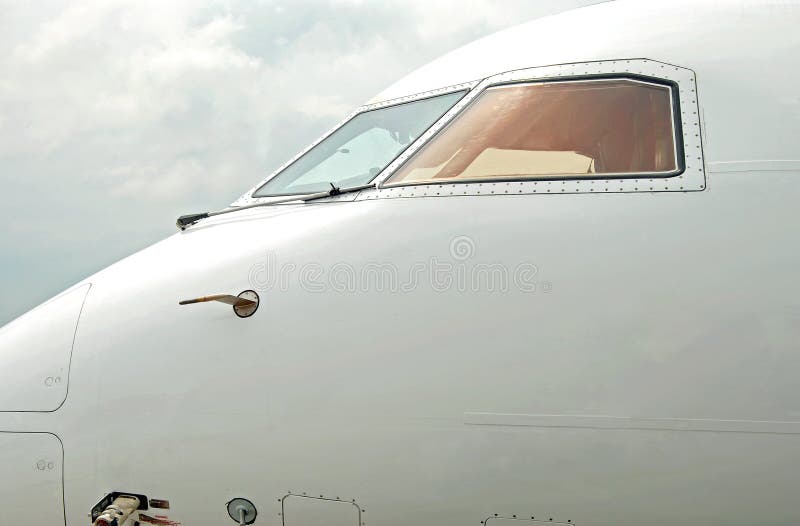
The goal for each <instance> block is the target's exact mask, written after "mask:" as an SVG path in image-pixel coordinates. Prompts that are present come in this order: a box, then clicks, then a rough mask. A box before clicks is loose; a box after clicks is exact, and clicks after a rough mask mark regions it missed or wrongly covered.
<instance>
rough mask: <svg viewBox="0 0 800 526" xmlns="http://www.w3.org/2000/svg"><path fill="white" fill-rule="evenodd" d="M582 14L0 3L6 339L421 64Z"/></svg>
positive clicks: (346, 2)
mask: <svg viewBox="0 0 800 526" xmlns="http://www.w3.org/2000/svg"><path fill="white" fill-rule="evenodd" d="M594 1H596V0H503V1H502V2H497V1H496V0H475V1H467V0H461V1H458V0H414V1H410V0H402V1H396V2H389V1H374V2H368V1H358V0H320V1H297V0H293V1H291V2H279V1H256V0H249V1H237V0H230V1H212V0H169V1H164V0H156V1H143V0H92V1H75V2H56V1H50V0H37V1H36V2H21V1H18V0H0V49H2V50H3V51H2V53H0V184H2V187H1V188H2V193H0V199H2V201H0V205H2V206H0V221H1V222H2V230H0V285H2V291H0V298H1V299H0V325H2V324H3V323H4V322H6V321H9V320H11V319H13V318H14V317H16V316H18V315H19V314H21V313H23V312H24V311H26V310H28V309H29V308H31V307H33V306H35V305H36V304H38V303H40V302H41V301H43V300H45V299H47V298H48V297H50V296H52V295H54V294H56V293H58V292H60V291H61V290H63V289H65V288H67V287H68V286H70V285H72V284H73V283H75V282H77V281H78V280H80V279H82V278H84V277H86V276H87V275H89V274H91V273H93V272H95V271H97V270H99V269H101V268H103V267H105V266H106V265H108V264H110V263H113V262H114V261H117V260H119V259H120V258H122V257H124V256H126V255H129V254H131V253H133V252H135V251H136V250H139V249H141V248H144V247H145V246H147V245H149V244H151V243H153V242H155V241H157V240H159V239H161V238H163V237H166V236H167V235H169V234H171V233H173V232H174V231H175V227H174V223H175V218H176V217H177V216H178V215H180V214H182V213H187V212H195V211H202V210H208V209H216V208H221V207H224V206H226V205H227V204H229V203H230V202H232V201H233V200H234V199H235V198H236V197H238V196H239V195H241V194H242V193H244V192H245V191H246V190H247V189H249V188H250V187H251V186H253V185H254V184H255V183H256V182H258V181H259V180H260V179H261V178H263V177H264V176H265V175H266V174H268V173H269V172H270V171H272V170H273V169H274V168H275V167H277V166H278V165H280V164H282V163H283V162H284V161H285V160H287V159H288V158H289V157H291V156H292V155H293V154H294V153H296V152H297V151H299V150H300V149H301V148H302V147H304V146H305V145H307V144H308V143H309V142H311V141H312V140H314V139H315V138H316V137H317V136H319V135H320V134H321V133H323V132H324V131H325V130H326V129H328V128H329V127H330V126H332V125H333V124H335V123H336V122H337V121H338V120H339V119H341V118H342V117H343V116H344V115H345V114H346V113H348V112H349V111H351V110H352V109H353V108H354V107H355V106H357V105H360V104H362V103H363V102H365V101H366V100H367V99H369V98H370V97H372V96H373V95H374V94H376V93H377V92H379V91H381V90H382V89H383V88H384V87H386V86H387V85H388V84H390V83H392V82H393V81H394V80H396V79H398V78H400V77H402V76H403V75H405V74H407V73H409V72H410V71H412V70H413V69H415V68H416V67H418V66H421V65H423V64H425V63H426V62H428V61H430V60H432V59H434V58H436V57H438V56H440V55H442V54H444V53H446V52H447V51H450V50H452V49H454V48H456V47H458V46H460V45H462V44H465V43H467V42H470V41H471V40H474V39H476V38H478V37H481V36H483V35H486V34H489V33H491V32H494V31H496V30H498V29H502V28H504V27H508V26H511V25H514V24H517V23H521V22H524V21H527V20H530V19H532V18H535V17H537V16H542V15H546V14H550V13H554V12H558V11H562V10H565V9H568V8H570V7H574V6H578V5H585V4H589V3H594Z"/></svg>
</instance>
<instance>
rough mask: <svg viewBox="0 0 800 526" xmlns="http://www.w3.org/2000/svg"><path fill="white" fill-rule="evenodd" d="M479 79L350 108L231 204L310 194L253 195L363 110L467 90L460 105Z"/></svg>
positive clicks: (345, 197) (343, 197)
mask: <svg viewBox="0 0 800 526" xmlns="http://www.w3.org/2000/svg"><path fill="white" fill-rule="evenodd" d="M479 82H480V81H477V80H476V81H473V82H464V83H461V84H454V85H452V86H445V87H443V88H440V89H436V90H431V91H426V92H423V93H416V94H413V95H408V96H405V97H398V98H394V99H389V100H384V101H380V102H375V103H367V104H364V105H362V106H359V107H358V108H356V109H355V110H353V111H352V112H350V113H349V114H348V115H347V116H346V117H345V118H344V119H342V120H341V121H339V122H338V123H337V124H336V125H335V126H334V127H333V128H331V129H329V130H328V131H327V132H325V133H324V134H323V135H322V136H320V137H319V138H318V139H317V140H315V141H314V142H312V143H311V144H309V145H308V146H307V147H306V148H304V149H303V150H301V151H300V152H299V153H297V154H296V155H295V156H293V157H292V158H290V159H289V160H288V161H286V162H285V163H283V164H282V165H280V166H279V167H278V168H277V169H275V170H274V171H273V172H271V173H270V174H269V175H268V176H267V177H265V178H264V179H262V180H261V181H260V182H259V183H258V184H256V185H255V186H253V187H252V188H251V189H250V190H248V191H247V192H246V193H245V194H244V195H242V196H241V197H239V199H237V200H236V201H234V202H233V203H231V205H230V206H231V207H238V206H245V205H251V204H256V203H268V202H270V201H274V200H276V199H284V198H286V197H291V196H297V197H298V199H299V198H300V197H302V196H304V195H308V194H302V193H298V194H287V195H282V196H263V197H255V196H254V194H255V193H256V192H257V191H258V190H259V189H260V188H261V187H262V186H264V185H265V184H267V183H268V182H269V181H270V180H272V179H273V178H274V177H277V176H278V175H279V174H280V173H281V172H283V171H284V170H285V169H286V168H288V167H289V166H291V165H292V164H294V163H295V162H297V161H298V160H299V159H300V158H301V157H303V156H304V155H306V154H307V153H308V152H310V151H311V150H312V149H314V148H315V147H316V146H317V145H318V144H320V143H321V142H322V141H324V140H325V139H327V138H328V137H330V136H331V135H332V134H333V133H334V132H336V131H337V130H339V129H340V128H341V127H343V126H344V125H345V124H347V123H348V122H350V121H351V120H352V119H353V118H355V117H357V116H358V115H360V114H362V113H366V112H369V111H374V110H379V109H382V108H387V107H389V106H400V105H402V104H407V103H410V102H416V101H419V100H423V99H430V98H433V97H437V96H439V95H448V94H450V93H456V92H459V91H464V92H465V93H464V95H463V96H462V97H461V99H459V100H458V101H457V102H456V105H458V104H460V103H461V102H463V101H464V99H466V98H468V97H469V96H470V95H471V94H472V90H473V88H475V86H477V85H478V83H479ZM450 109H451V110H452V108H450ZM449 111H450V110H448V112H445V115H447V114H448V113H449ZM443 118H444V115H443V116H442V117H440V118H439V119H438V120H437V121H434V123H433V124H432V125H431V126H430V127H429V128H428V129H427V130H426V131H425V132H424V133H423V134H422V135H425V134H427V133H428V132H429V131H430V130H431V129H432V128H433V127H434V126H436V124H437V123H439V122H441V121H442V119H443ZM415 144H417V142H416V141H412V142H411V144H409V145H408V146H407V147H406V148H405V149H404V150H403V151H401V152H400V154H398V155H397V156H396V157H395V158H394V159H393V160H392V161H391V162H390V163H388V164H387V166H385V167H384V168H383V170H382V171H381V172H379V173H378V174H376V175H375V177H373V178H372V181H371V182H376V181H377V180H378V178H379V177H381V175H382V174H384V173H386V170H387V169H388V168H389V167H390V166H392V164H393V163H394V162H396V161H397V160H398V159H399V158H400V157H402V156H403V154H404V153H406V152H407V151H408V150H409V149H410V148H412V147H413V146H414V145H415ZM355 198H356V194H342V195H340V196H337V197H335V198H331V199H336V200H354V199H355Z"/></svg>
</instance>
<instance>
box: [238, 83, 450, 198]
mask: <svg viewBox="0 0 800 526" xmlns="http://www.w3.org/2000/svg"><path fill="white" fill-rule="evenodd" d="M465 93H466V92H465V91H457V92H454V93H448V94H446V95H439V96H436V97H430V98H427V99H420V100H417V101H413V102H406V103H403V104H398V105H396V106H388V107H386V108H380V109H377V110H370V111H365V112H363V113H359V114H358V115H356V116H355V117H353V118H352V119H350V120H349V121H347V123H346V124H344V125H343V126H342V127H341V128H339V129H338V130H336V131H335V132H333V133H332V134H330V135H329V136H328V137H327V138H326V139H325V140H323V141H322V142H321V143H319V144H318V145H316V146H315V147H314V148H312V149H311V150H309V151H308V152H307V153H306V154H305V155H303V156H302V157H300V158H299V159H298V160H296V161H295V162H293V163H292V164H290V165H289V166H287V167H286V169H284V170H283V171H282V172H280V173H279V174H278V175H276V176H275V177H273V178H272V179H270V180H269V181H267V182H266V183H265V184H264V185H263V186H262V187H261V188H259V189H258V190H256V192H255V193H254V194H253V197H270V196H278V195H289V194H309V193H315V192H323V191H325V190H330V188H331V185H330V183H333V184H334V185H335V186H337V187H341V188H347V187H351V186H359V185H364V184H367V183H369V182H370V181H372V179H374V178H375V176H376V175H378V174H379V173H380V172H381V171H382V170H383V169H384V168H386V166H388V165H389V163H391V162H392V161H393V160H394V159H395V158H396V157H397V156H398V155H400V154H401V153H402V152H403V150H405V149H406V148H408V146H409V145H410V144H411V143H412V142H414V141H415V140H416V139H417V138H418V137H419V136H420V135H422V134H423V133H424V132H425V130H427V129H428V128H430V127H431V125H432V124H433V123H434V122H436V121H437V120H439V119H440V118H441V116H442V115H444V114H445V113H446V112H447V110H449V109H450V108H452V107H453V105H454V104H455V103H456V102H458V101H459V99H461V97H463V96H464V94H465Z"/></svg>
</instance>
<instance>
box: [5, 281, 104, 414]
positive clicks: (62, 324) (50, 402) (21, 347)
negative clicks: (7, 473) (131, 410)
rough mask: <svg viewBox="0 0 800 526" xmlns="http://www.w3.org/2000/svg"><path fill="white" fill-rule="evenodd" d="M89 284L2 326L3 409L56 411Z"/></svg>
mask: <svg viewBox="0 0 800 526" xmlns="http://www.w3.org/2000/svg"><path fill="white" fill-rule="evenodd" d="M90 287H91V285H90V284H85V285H80V286H77V287H74V288H72V289H70V290H67V291H66V292H64V293H63V294H60V295H59V296H56V297H55V298H53V299H52V300H50V301H48V302H46V303H44V304H42V305H40V306H39V307H37V308H35V309H33V310H32V311H30V312H28V313H27V314H25V315H23V316H22V317H20V318H18V319H16V320H14V321H12V322H11V323H9V324H8V325H6V326H5V327H3V328H2V329H0V385H2V386H3V388H2V389H0V411H55V410H56V409H58V408H59V407H60V406H61V404H62V403H64V400H65V399H66V396H67V382H68V380H69V364H70V357H71V356H72V345H73V341H74V339H75V331H76V330H77V328H78V321H79V318H80V315H81V310H82V309H83V303H84V301H85V300H86V296H87V294H88V293H89V289H90Z"/></svg>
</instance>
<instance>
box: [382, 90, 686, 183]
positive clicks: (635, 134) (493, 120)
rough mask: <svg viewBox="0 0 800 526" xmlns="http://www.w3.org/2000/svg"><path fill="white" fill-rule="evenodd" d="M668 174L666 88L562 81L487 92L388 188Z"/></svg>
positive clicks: (671, 164) (671, 161)
mask: <svg viewBox="0 0 800 526" xmlns="http://www.w3.org/2000/svg"><path fill="white" fill-rule="evenodd" d="M676 170H677V161H676V154H675V130H674V128H673V116H672V92H671V89H670V88H669V87H668V86H662V85H659V84H651V83H646V82H639V81H634V80H628V79H617V80H592V81H568V82H550V83H527V84H512V85H507V86H497V87H493V88H489V89H487V90H486V91H484V92H483V93H482V94H481V95H480V96H479V97H478V98H476V100H475V101H474V102H473V103H472V104H471V105H470V106H469V107H468V108H467V109H466V110H465V111H464V113H462V114H461V115H460V116H459V117H457V118H456V120H455V121H453V122H452V123H451V124H450V125H449V126H448V127H446V128H445V129H444V130H443V131H442V132H441V133H439V134H438V135H437V136H436V137H435V138H434V139H432V140H431V142H429V143H428V144H427V145H425V147H423V148H422V149H421V150H420V151H419V152H417V154H416V155H415V156H414V157H412V158H411V160H410V161H408V162H407V163H406V164H405V165H404V166H402V167H401V168H400V169H399V170H398V172H397V173H395V174H394V175H393V176H392V177H391V178H390V180H389V182H390V183H409V182H446V181H449V180H453V179H457V180H468V179H478V180H480V179H536V178H551V177H554V176H555V177H558V176H567V177H572V178H574V177H596V176H602V175H604V174H640V173H641V174H650V173H657V174H669V173H671V172H675V171H676Z"/></svg>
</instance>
